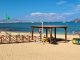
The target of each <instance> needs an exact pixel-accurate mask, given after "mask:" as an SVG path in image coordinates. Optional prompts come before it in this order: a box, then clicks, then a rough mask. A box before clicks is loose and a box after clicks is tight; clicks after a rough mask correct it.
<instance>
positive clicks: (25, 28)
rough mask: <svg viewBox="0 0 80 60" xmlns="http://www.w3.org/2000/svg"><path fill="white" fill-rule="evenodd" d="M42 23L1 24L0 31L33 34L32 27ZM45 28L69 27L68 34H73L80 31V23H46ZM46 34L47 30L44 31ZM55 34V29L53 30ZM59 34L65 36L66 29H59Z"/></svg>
mask: <svg viewBox="0 0 80 60" xmlns="http://www.w3.org/2000/svg"><path fill="white" fill-rule="evenodd" d="M41 24H42V23H41V22H26V23H0V30H4V31H5V30H6V31H19V32H20V31H21V32H31V26H41ZM43 24H44V26H46V25H49V26H54V25H57V26H63V25H66V26H67V27H68V29H67V31H68V34H72V32H73V31H80V22H78V23H75V22H65V23H63V22H44V23H43ZM35 32H38V29H35ZM44 33H45V29H44ZM53 33H54V29H53ZM57 33H58V34H64V29H60V28H57Z"/></svg>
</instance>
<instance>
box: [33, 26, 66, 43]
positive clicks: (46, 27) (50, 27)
mask: <svg viewBox="0 0 80 60" xmlns="http://www.w3.org/2000/svg"><path fill="white" fill-rule="evenodd" d="M35 28H45V29H46V38H48V29H50V38H52V28H54V38H55V39H56V28H63V29H64V32H65V42H66V41H67V26H43V27H42V26H32V40H33V35H34V29H35Z"/></svg>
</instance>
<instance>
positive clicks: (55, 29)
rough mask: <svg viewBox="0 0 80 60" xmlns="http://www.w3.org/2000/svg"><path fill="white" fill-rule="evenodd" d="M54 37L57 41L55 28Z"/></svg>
mask: <svg viewBox="0 0 80 60" xmlns="http://www.w3.org/2000/svg"><path fill="white" fill-rule="evenodd" d="M54 37H55V39H56V28H54Z"/></svg>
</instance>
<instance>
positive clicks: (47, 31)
mask: <svg viewBox="0 0 80 60" xmlns="http://www.w3.org/2000/svg"><path fill="white" fill-rule="evenodd" d="M46 38H48V29H47V28H46Z"/></svg>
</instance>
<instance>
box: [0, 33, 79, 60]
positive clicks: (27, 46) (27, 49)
mask: <svg viewBox="0 0 80 60" xmlns="http://www.w3.org/2000/svg"><path fill="white" fill-rule="evenodd" d="M13 33H14V32H12V34H13ZM23 34H25V33H23ZM35 35H36V34H35ZM57 37H59V38H64V35H60V34H57ZM73 37H78V36H77V35H68V40H72V38H73ZM0 60H80V46H79V45H75V44H72V42H71V41H70V42H67V43H59V44H58V45H54V44H49V43H45V44H43V43H38V42H29V43H14V44H0Z"/></svg>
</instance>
